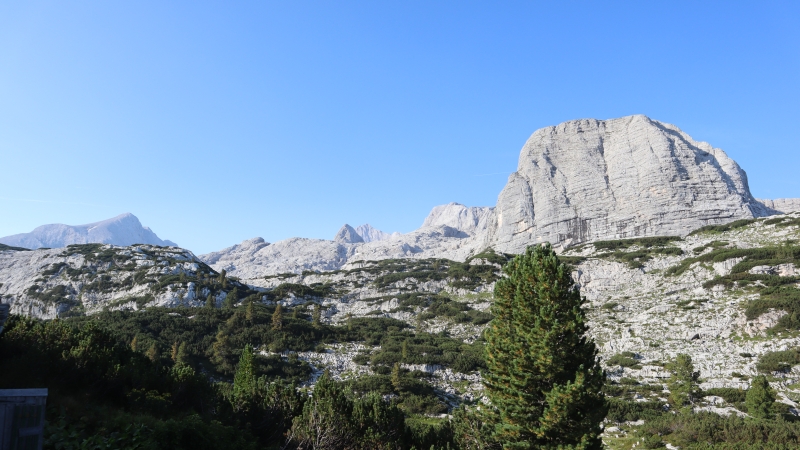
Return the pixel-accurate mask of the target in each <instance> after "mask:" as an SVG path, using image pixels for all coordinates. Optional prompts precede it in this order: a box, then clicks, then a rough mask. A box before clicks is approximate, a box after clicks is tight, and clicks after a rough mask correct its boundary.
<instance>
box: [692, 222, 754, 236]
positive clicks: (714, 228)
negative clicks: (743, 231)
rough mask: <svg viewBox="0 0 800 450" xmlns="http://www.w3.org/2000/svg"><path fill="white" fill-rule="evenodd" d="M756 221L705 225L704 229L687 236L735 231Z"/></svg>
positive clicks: (701, 228)
mask: <svg viewBox="0 0 800 450" xmlns="http://www.w3.org/2000/svg"><path fill="white" fill-rule="evenodd" d="M757 221H758V219H741V220H735V221H733V222H731V223H727V224H725V225H706V226H704V227H700V228H698V229H696V230H694V231H692V232H691V233H689V236H694V235H696V234H700V233H724V232H726V231H731V230H735V229H737V228H744V227H746V226H748V225H751V224H754V223H756V222H757Z"/></svg>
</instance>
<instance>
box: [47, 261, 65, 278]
mask: <svg viewBox="0 0 800 450" xmlns="http://www.w3.org/2000/svg"><path fill="white" fill-rule="evenodd" d="M67 266H68V264H67V263H64V262H60V263H55V264H51V265H50V268H49V269H46V270H43V271H42V275H44V276H48V277H49V276H53V275H57V274H58V273H59V272H61V269H63V268H64V267H67Z"/></svg>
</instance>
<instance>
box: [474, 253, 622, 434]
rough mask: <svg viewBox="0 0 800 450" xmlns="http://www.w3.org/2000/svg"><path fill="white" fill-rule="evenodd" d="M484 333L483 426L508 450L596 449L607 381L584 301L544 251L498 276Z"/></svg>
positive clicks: (518, 259) (524, 258)
mask: <svg viewBox="0 0 800 450" xmlns="http://www.w3.org/2000/svg"><path fill="white" fill-rule="evenodd" d="M503 271H504V272H505V274H506V275H507V277H505V278H502V279H500V280H499V281H498V282H497V284H496V286H495V301H494V304H493V305H492V314H493V315H494V319H493V320H492V322H491V323H490V325H489V327H488V329H487V330H486V347H485V348H486V350H485V351H486V364H487V369H488V370H487V371H486V372H485V376H484V383H485V386H486V394H487V396H488V397H489V400H490V401H491V406H492V407H491V408H490V410H489V412H488V414H487V415H486V420H487V421H488V422H489V423H490V424H491V425H492V428H493V429H492V435H493V439H494V440H496V441H497V442H498V443H500V444H502V445H503V447H504V448H507V449H533V448H536V449H548V448H553V449H554V448H564V449H566V448H574V449H599V448H602V442H601V440H600V433H601V432H602V429H601V426H600V424H601V422H602V420H603V418H604V417H605V416H606V413H607V410H608V406H607V403H606V400H605V397H604V395H603V393H602V392H601V389H602V387H603V383H604V382H605V374H604V372H603V369H602V368H601V367H600V364H599V361H598V359H597V349H596V347H595V345H594V342H592V341H591V340H589V339H587V337H586V332H587V326H586V323H585V321H586V319H585V317H584V313H583V310H582V308H581V306H582V304H583V301H584V300H583V299H582V298H581V296H580V292H579V291H578V289H577V288H576V287H575V286H574V283H573V281H572V278H571V274H570V272H571V270H570V268H569V267H568V266H567V265H565V264H563V263H561V262H560V261H559V260H558V257H557V256H556V254H555V252H554V251H553V249H552V248H551V247H550V245H549V244H545V245H542V246H532V247H528V249H527V250H526V252H525V254H523V255H519V256H517V257H516V258H514V259H513V260H512V261H511V262H509V263H508V264H507V265H506V266H505V267H504V269H503Z"/></svg>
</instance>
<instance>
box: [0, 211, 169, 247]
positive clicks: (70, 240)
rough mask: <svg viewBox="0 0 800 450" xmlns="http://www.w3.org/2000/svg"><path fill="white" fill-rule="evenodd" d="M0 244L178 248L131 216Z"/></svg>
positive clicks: (48, 229)
mask: <svg viewBox="0 0 800 450" xmlns="http://www.w3.org/2000/svg"><path fill="white" fill-rule="evenodd" d="M0 243H3V244H6V245H11V246H16V247H24V248H30V249H36V248H42V247H47V248H60V247H66V246H67V245H71V244H112V245H120V246H126V245H133V244H149V245H160V246H172V247H177V246H178V244H176V243H174V242H172V241H167V240H162V239H160V238H159V237H158V236H156V234H155V233H153V230H151V229H150V228H148V227H145V226H142V224H141V222H139V219H138V218H137V217H136V216H134V215H133V214H131V213H125V214H120V215H119V216H117V217H114V218H111V219H107V220H103V221H100V222H95V223H89V224H86V225H63V224H51V225H42V226H40V227H37V228H36V229H34V230H33V231H31V232H30V233H21V234H15V235H12V236H6V237H4V238H0Z"/></svg>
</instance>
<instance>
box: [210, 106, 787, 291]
mask: <svg viewBox="0 0 800 450" xmlns="http://www.w3.org/2000/svg"><path fill="white" fill-rule="evenodd" d="M798 210H800V199H778V200H759V199H756V198H754V197H753V196H752V194H751V193H750V187H749V185H748V182H747V175H746V174H745V172H744V170H742V169H741V168H740V167H739V165H738V164H736V162H735V161H733V160H732V159H731V158H729V157H728V155H726V154H725V152H724V151H723V150H721V149H718V148H714V147H712V146H711V145H710V144H708V143H706V142H698V141H695V140H693V139H692V138H691V137H690V136H689V135H687V134H686V133H684V132H683V131H681V130H680V129H679V128H678V127H676V126H674V125H670V124H667V123H663V122H659V121H656V120H652V119H650V118H648V117H646V116H643V115H634V116H628V117H622V118H619V119H611V120H595V119H583V120H574V121H570V122H565V123H562V124H560V125H557V126H552V127H547V128H542V129H540V130H537V131H536V132H534V133H533V134H532V135H531V137H530V138H529V139H528V140H527V142H526V143H525V145H524V146H523V148H522V151H521V152H520V157H519V164H518V167H517V171H516V172H514V173H512V174H511V175H510V176H509V178H508V183H507V184H506V186H505V188H504V189H503V190H502V191H501V192H500V194H499V196H498V200H497V205H496V206H495V207H467V206H464V205H460V204H458V203H450V204H447V205H441V206H436V207H434V208H433V209H432V210H431V212H430V214H429V215H428V217H427V218H425V220H424V221H423V223H422V226H421V227H420V228H419V229H417V230H415V231H413V232H411V233H406V234H402V235H401V234H397V233H396V234H392V235H387V233H382V232H381V233H382V234H380V236H381V238H380V239H375V238H373V237H372V234H369V233H373V231H370V232H369V233H367V232H364V231H360V230H362V228H361V227H359V228H358V229H354V228H353V227H351V226H350V225H345V226H343V227H342V229H341V230H339V232H338V233H337V234H336V236H335V237H334V239H333V240H330V241H329V240H321V239H303V238H292V239H287V240H283V241H279V242H276V243H272V244H270V243H267V242H266V241H264V240H263V239H261V238H254V239H249V240H246V241H244V242H242V243H240V244H237V245H234V246H231V247H228V248H225V249H222V250H220V251H217V252H212V253H209V254H206V255H201V257H200V258H201V259H202V260H203V261H205V262H206V263H208V264H210V265H211V266H212V267H213V268H214V269H216V270H222V269H225V270H226V271H227V272H228V273H231V274H233V275H235V276H238V277H241V278H246V279H251V278H253V279H254V278H260V277H263V276H269V275H274V274H278V273H288V272H291V273H301V272H303V271H307V270H317V271H320V270H335V269H339V268H341V267H343V266H344V265H345V264H347V263H348V262H353V261H359V260H380V259H388V258H431V257H436V258H447V259H453V260H459V261H464V260H465V259H467V258H468V257H470V256H472V255H475V254H477V253H479V252H482V251H483V250H485V249H487V248H492V249H494V250H497V251H501V252H509V253H519V252H521V251H522V250H523V249H524V248H525V247H526V246H528V245H530V244H533V243H540V242H550V243H552V244H553V245H554V246H555V247H556V249H558V250H560V251H563V249H566V248H568V247H570V246H574V245H577V244H581V243H584V242H590V241H595V240H599V239H621V238H632V237H643V236H658V235H680V236H685V235H686V234H688V233H689V232H690V231H691V230H693V229H696V228H699V227H702V226H705V225H713V224H720V223H726V222H731V221H734V220H738V219H750V218H755V217H765V216H769V215H773V214H778V213H785V212H791V211H798ZM362 227H366V225H364V226H362ZM370 228H371V227H370ZM373 230H374V229H373ZM365 235H368V236H369V237H368V238H367V237H365Z"/></svg>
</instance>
